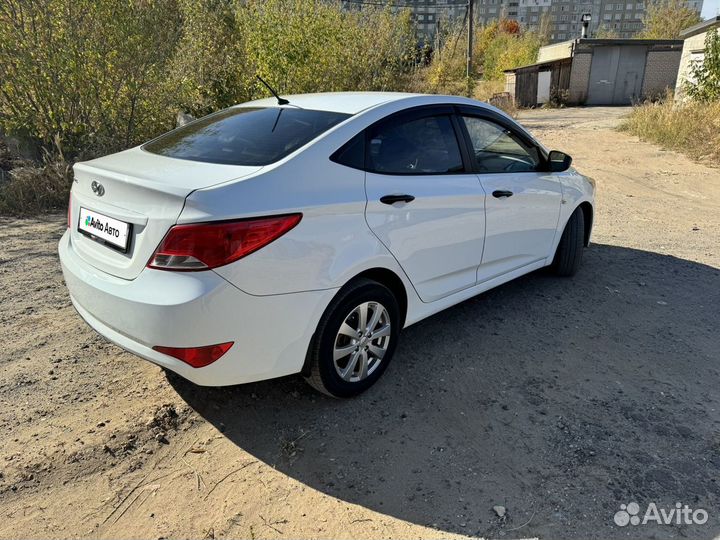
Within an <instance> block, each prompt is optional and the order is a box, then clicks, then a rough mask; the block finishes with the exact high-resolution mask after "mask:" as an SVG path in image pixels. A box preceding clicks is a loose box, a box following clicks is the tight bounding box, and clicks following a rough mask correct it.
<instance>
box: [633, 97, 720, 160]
mask: <svg viewBox="0 0 720 540" xmlns="http://www.w3.org/2000/svg"><path fill="white" fill-rule="evenodd" d="M620 129H621V130H623V131H626V132H628V133H632V134H634V135H637V136H638V137H640V138H641V139H643V140H645V141H650V142H653V143H656V144H658V145H660V146H662V147H663V148H667V149H670V150H677V151H679V152H682V153H684V154H687V155H688V156H690V157H692V158H694V159H696V160H699V161H702V162H704V163H707V164H708V165H711V166H714V167H720V101H716V102H712V103H698V102H689V103H685V104H676V103H674V102H673V101H672V99H666V100H665V101H663V102H660V103H647V104H644V105H640V106H638V107H635V108H634V109H633V111H632V113H631V114H630V116H629V117H628V118H627V120H625V121H624V122H623V124H622V125H621V126H620Z"/></svg>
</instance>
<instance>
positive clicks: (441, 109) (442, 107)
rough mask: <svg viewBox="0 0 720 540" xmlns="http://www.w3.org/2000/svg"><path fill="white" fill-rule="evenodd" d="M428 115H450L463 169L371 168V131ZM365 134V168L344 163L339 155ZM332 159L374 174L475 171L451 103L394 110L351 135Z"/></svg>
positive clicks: (413, 174) (437, 174) (407, 174)
mask: <svg viewBox="0 0 720 540" xmlns="http://www.w3.org/2000/svg"><path fill="white" fill-rule="evenodd" d="M428 116H448V117H449V119H450V124H451V125H452V127H453V131H454V133H455V142H456V144H457V146H458V151H459V152H460V158H461V159H462V165H463V170H462V171H451V172H444V173H433V172H431V173H424V172H409V173H387V172H384V171H376V170H374V169H372V168H370V165H369V159H368V157H369V156H368V152H369V149H370V132H371V131H372V130H374V129H377V128H379V127H382V126H383V124H387V123H391V122H412V121H414V120H419V119H421V118H426V117H428ZM361 133H362V134H363V136H364V139H365V140H364V146H365V148H364V156H365V158H364V160H363V168H362V169H358V168H357V167H353V166H351V165H348V164H346V163H342V162H340V161H338V157H339V156H340V154H341V153H342V152H343V150H344V149H345V148H346V146H347V145H349V144H350V143H351V142H352V141H353V140H354V139H355V137H357V136H358V135H360V134H361ZM330 161H332V162H334V163H337V164H339V165H343V166H344V167H349V168H351V169H355V170H362V171H364V172H366V173H372V174H379V175H382V176H451V175H458V174H474V172H473V170H472V169H473V165H472V161H471V156H470V152H469V151H468V148H467V146H466V143H465V139H464V135H463V132H462V127H461V125H460V121H459V119H458V118H457V115H456V114H455V108H454V107H453V106H452V105H451V104H437V103H435V104H431V105H419V106H417V107H411V108H409V109H403V110H402V111H397V112H394V113H392V114H390V115H388V116H386V117H384V118H381V119H380V120H377V121H375V122H373V123H372V124H370V125H369V126H367V127H366V128H364V129H363V130H362V131H360V132H358V133H356V134H355V135H353V136H352V137H350V138H349V139H348V140H347V141H345V142H344V143H343V144H342V145H341V146H340V147H339V148H338V149H337V150H336V151H335V152H333V153H332V154H331V155H330Z"/></svg>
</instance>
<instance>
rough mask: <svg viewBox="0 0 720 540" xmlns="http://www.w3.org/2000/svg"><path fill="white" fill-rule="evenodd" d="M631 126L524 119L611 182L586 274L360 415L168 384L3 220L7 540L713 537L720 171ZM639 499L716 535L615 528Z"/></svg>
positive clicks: (41, 245)
mask: <svg viewBox="0 0 720 540" xmlns="http://www.w3.org/2000/svg"><path fill="white" fill-rule="evenodd" d="M625 112H627V111H626V110H624V109H610V108H595V109H563V110H550V111H534V112H530V113H525V114H524V115H523V116H522V118H521V120H522V121H523V122H524V123H525V125H527V126H528V127H529V128H530V129H531V131H533V132H534V133H535V134H536V135H537V136H538V137H539V138H540V139H541V140H542V141H543V142H544V143H545V144H546V145H547V146H551V147H553V148H557V149H561V150H565V151H567V152H569V153H570V154H572V155H573V156H574V158H575V165H576V166H577V167H578V169H580V170H581V171H582V172H584V173H586V174H589V175H590V176H593V177H594V178H595V179H596V180H597V183H598V190H599V193H598V201H597V207H598V209H597V216H596V226H595V230H594V236H593V244H592V245H591V247H590V248H589V249H588V250H586V252H585V259H584V265H583V268H582V270H581V271H580V273H579V274H578V275H577V276H576V277H575V278H572V279H557V278H554V277H551V276H549V275H547V274H545V273H543V272H537V273H534V274H532V275H529V276H526V277H523V278H521V279H518V280H516V281H514V282H512V283H509V284H507V285H505V286H502V287H500V288H498V289H495V290H493V291H490V292H488V293H486V294H484V295H482V296H480V297H477V298H475V299H472V300H469V301H467V302H464V303H463V304H461V305H459V306H456V307H454V308H452V309H449V310H447V311H445V312H443V313H441V314H439V315H436V316H435V317H432V318H430V319H428V320H426V321H423V322H421V323H419V324H417V325H415V326H413V327H411V328H409V329H407V331H406V332H405V333H404V334H403V338H402V340H401V344H400V347H399V349H398V351H397V354H396V357H395V360H394V362H393V364H392V365H391V366H390V367H389V369H388V371H387V372H386V374H385V376H384V377H383V380H382V381H381V382H380V383H379V384H378V385H376V387H375V388H373V389H372V390H371V391H369V392H367V393H366V394H365V395H363V396H361V397H360V398H357V399H354V400H350V401H336V400H332V399H328V398H325V397H324V396H321V395H318V394H316V393H314V392H313V391H312V390H311V389H310V388H309V387H307V386H306V385H305V384H304V382H303V381H302V380H300V379H299V378H296V377H290V378H285V379H280V380H274V381H267V382H263V383H258V384H252V385H245V386H239V387H232V388H224V389H207V388H199V387H195V386H193V385H192V384H190V383H187V382H185V381H183V380H180V379H178V378H176V377H173V376H169V377H168V376H166V375H165V374H164V373H163V372H162V371H161V370H160V369H159V368H157V367H155V366H153V365H151V364H149V363H146V362H144V361H142V360H139V359H137V358H135V357H133V356H132V355H130V354H128V353H125V352H123V351H122V350H120V349H118V348H117V347H115V346H113V345H110V344H108V343H106V342H105V341H104V340H103V339H102V338H100V337H99V336H97V335H95V333H94V332H92V331H91V330H90V329H89V328H87V327H86V326H85V324H84V323H83V322H82V321H81V320H80V318H79V317H78V316H77V315H76V314H75V312H74V311H73V309H72V307H71V305H70V303H69V301H68V297H67V293H66V290H65V288H64V285H63V281H62V276H61V273H60V270H59V266H58V261H57V255H56V245H57V241H58V239H59V238H60V235H61V234H62V232H63V230H64V227H65V225H64V216H50V217H47V218H43V219H35V220H9V219H2V220H0V285H1V287H0V336H2V350H1V352H0V370H1V371H0V433H1V434H2V445H1V446H0V464H2V467H1V468H0V516H2V519H0V537H2V538H14V537H26V538H35V537H61V538H76V537H105V538H138V537H148V538H150V537H153V538H163V537H170V538H172V537H195V538H201V537H202V538H219V537H252V538H258V537H259V538H276V537H293V538H335V537H344V538H348V537H357V538H377V537H387V538H391V537H392V538H407V537H418V538H431V537H450V536H456V535H457V536H471V537H477V536H479V537H493V538H496V537H502V538H516V537H541V538H553V539H565V538H568V539H578V540H579V539H595V538H597V539H612V538H672V537H692V538H707V539H710V538H714V537H716V536H717V535H718V534H720V485H718V483H719V481H718V478H720V399H719V397H720V396H719V395H718V390H717V389H718V378H719V376H720V372H719V370H718V356H719V353H718V350H719V349H720V337H719V336H718V322H719V321H720V307H719V306H720V270H719V269H720V243H719V241H718V230H720V169H711V168H708V167H705V166H703V165H700V164H696V163H692V162H691V161H689V160H688V159H687V158H685V157H683V156H680V155H678V154H675V153H672V152H665V151H661V150H659V149H658V148H656V147H654V146H652V145H649V144H646V143H642V142H639V141H638V140H637V139H635V138H632V137H630V136H627V135H625V134H621V133H618V132H616V131H614V127H615V126H616V125H617V122H618V119H619V118H620V116H621V115H622V114H624V113H625ZM630 502H637V503H638V504H639V506H640V509H641V510H640V517H642V516H643V515H644V512H645V509H646V508H647V507H648V505H649V504H650V503H655V504H656V505H657V506H658V508H662V509H664V510H666V511H667V510H670V509H673V508H674V505H675V503H678V502H679V503H682V504H687V505H688V506H690V507H691V508H692V509H704V510H705V511H707V513H708V520H707V522H706V523H705V524H702V525H700V524H690V525H687V524H682V525H677V524H674V525H659V524H656V523H648V524H644V525H643V524H640V525H637V526H634V525H628V526H626V527H620V526H618V525H616V524H615V522H614V520H613V516H614V515H615V514H616V512H618V511H619V510H621V506H620V505H621V504H628V503H630ZM499 506H502V507H503V508H496V509H495V510H494V509H493V507H499ZM631 509H632V507H631ZM500 514H502V515H500Z"/></svg>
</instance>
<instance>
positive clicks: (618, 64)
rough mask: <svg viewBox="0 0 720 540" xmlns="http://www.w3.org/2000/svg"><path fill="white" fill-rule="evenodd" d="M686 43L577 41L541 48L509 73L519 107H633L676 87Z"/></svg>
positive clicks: (508, 84) (507, 77) (507, 80)
mask: <svg viewBox="0 0 720 540" xmlns="http://www.w3.org/2000/svg"><path fill="white" fill-rule="evenodd" d="M682 46H683V42H682V40H674V39H652V40H647V39H586V38H581V39H575V40H571V41H565V42H562V43H557V44H555V45H549V46H547V47H542V48H541V49H540V53H539V54H538V62H537V63H535V64H532V65H529V66H523V67H519V68H515V69H512V70H508V71H506V72H505V90H506V91H507V92H509V93H510V94H511V95H512V96H513V98H514V99H515V102H516V103H517V105H518V106H521V107H536V106H539V105H542V104H544V103H548V102H555V103H562V104H567V105H630V104H631V103H636V102H638V101H643V100H645V99H654V98H657V97H659V96H662V95H663V94H664V93H665V91H666V90H667V89H668V88H674V87H675V82H676V79H677V73H678V68H679V66H680V57H681V55H682Z"/></svg>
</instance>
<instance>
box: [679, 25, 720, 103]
mask: <svg viewBox="0 0 720 540" xmlns="http://www.w3.org/2000/svg"><path fill="white" fill-rule="evenodd" d="M690 73H691V80H690V81H686V82H685V91H686V92H687V95H688V96H689V97H690V98H691V99H695V100H698V101H718V100H720V33H718V31H717V28H715V29H713V30H711V31H710V32H708V33H707V36H706V37H705V57H704V59H703V61H702V62H694V63H693V64H692V65H691V66H690Z"/></svg>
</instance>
